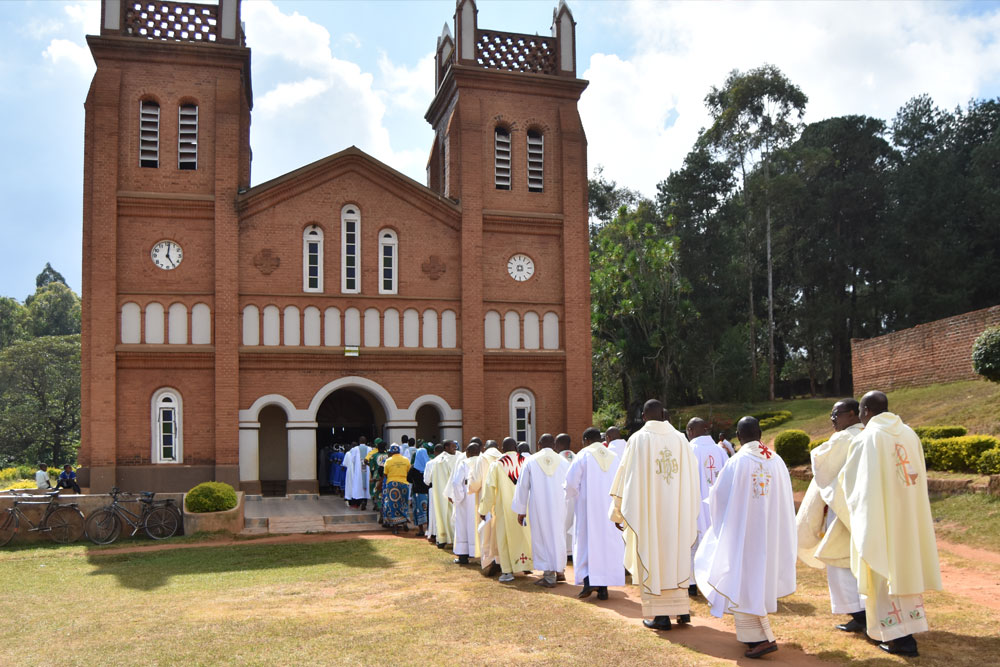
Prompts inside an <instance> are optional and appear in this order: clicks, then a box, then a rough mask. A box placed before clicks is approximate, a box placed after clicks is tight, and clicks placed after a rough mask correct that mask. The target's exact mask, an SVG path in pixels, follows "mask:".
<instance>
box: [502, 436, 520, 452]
mask: <svg viewBox="0 0 1000 667" xmlns="http://www.w3.org/2000/svg"><path fill="white" fill-rule="evenodd" d="M500 449H501V451H504V452H513V451H514V450H516V449H517V440H515V439H514V438H510V437H507V438H504V439H503V443H502V444H501V445H500Z"/></svg>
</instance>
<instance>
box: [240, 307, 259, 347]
mask: <svg viewBox="0 0 1000 667" xmlns="http://www.w3.org/2000/svg"><path fill="white" fill-rule="evenodd" d="M243 344H244V345H260V309H258V308H257V306H247V307H246V308H244V309H243Z"/></svg>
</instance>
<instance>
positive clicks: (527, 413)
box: [510, 389, 535, 451]
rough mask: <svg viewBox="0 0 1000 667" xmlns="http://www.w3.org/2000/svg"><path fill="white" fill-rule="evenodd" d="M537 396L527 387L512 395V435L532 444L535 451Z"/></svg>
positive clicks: (519, 440)
mask: <svg viewBox="0 0 1000 667" xmlns="http://www.w3.org/2000/svg"><path fill="white" fill-rule="evenodd" d="M534 428H535V397H534V396H533V395H532V394H531V392H530V391H528V390H527V389H517V390H515V391H514V393H512V394H511V395H510V437H512V438H514V439H515V440H517V441H518V442H526V443H528V444H529V445H531V451H535V430H534Z"/></svg>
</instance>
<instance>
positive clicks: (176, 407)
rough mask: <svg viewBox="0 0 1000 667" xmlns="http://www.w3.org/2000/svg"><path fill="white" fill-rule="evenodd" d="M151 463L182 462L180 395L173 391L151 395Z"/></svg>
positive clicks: (161, 390) (161, 391) (162, 391)
mask: <svg viewBox="0 0 1000 667" xmlns="http://www.w3.org/2000/svg"><path fill="white" fill-rule="evenodd" d="M152 403H153V416H152V424H151V430H152V432H153V456H152V461H153V463H180V462H181V461H182V460H183V456H182V455H183V449H182V441H183V439H182V438H183V437H182V431H181V424H182V419H181V411H182V410H181V395H180V393H178V392H177V391H176V390H174V389H169V388H165V389H160V390H159V391H157V392H156V393H155V394H153V401H152Z"/></svg>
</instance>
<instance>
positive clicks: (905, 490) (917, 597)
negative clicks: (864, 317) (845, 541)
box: [834, 391, 941, 657]
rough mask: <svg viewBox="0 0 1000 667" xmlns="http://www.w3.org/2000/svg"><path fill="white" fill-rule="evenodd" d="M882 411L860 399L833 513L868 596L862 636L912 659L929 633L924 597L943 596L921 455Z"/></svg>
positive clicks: (873, 400)
mask: <svg viewBox="0 0 1000 667" xmlns="http://www.w3.org/2000/svg"><path fill="white" fill-rule="evenodd" d="M888 410H889V399H888V398H887V397H886V395H885V394H883V393H882V392H880V391H871V392H868V393H867V394H865V395H864V397H863V398H862V399H861V422H862V423H863V424H864V425H865V428H864V430H862V431H861V433H860V434H859V435H858V437H856V438H855V439H854V440H853V441H852V442H851V447H850V449H849V451H848V452H847V462H846V463H845V464H844V468H843V470H841V471H840V475H839V476H838V480H837V485H838V487H839V489H841V490H842V491H843V495H841V493H839V492H838V493H837V495H836V497H835V498H834V510H835V511H836V513H837V517H838V518H840V519H842V520H843V519H845V518H846V519H847V524H848V526H847V527H848V529H849V530H850V532H851V572H853V573H854V576H855V577H856V578H857V580H858V590H859V591H860V592H861V594H862V595H864V596H867V598H866V600H865V615H866V617H867V621H868V636H869V637H871V638H872V639H875V640H878V641H880V642H881V643H880V644H879V648H881V649H882V650H883V651H885V652H887V653H890V654H893V655H903V656H908V657H912V656H916V655H918V653H917V642H916V639H914V637H913V635H914V633H917V632H927V615H926V613H925V611H924V601H923V593H924V592H926V591H938V590H941V570H940V565H939V563H938V553H937V542H936V541H935V538H934V519H933V517H932V516H931V504H930V499H929V498H928V496H927V468H926V466H925V463H924V450H923V447H922V445H921V444H920V438H918V437H917V435H916V434H915V433H914V432H913V429H911V428H910V427H909V426H907V425H906V424H904V423H903V420H902V419H900V418H899V417H898V416H897V415H894V414H893V413H891V412H889V411H888Z"/></svg>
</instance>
